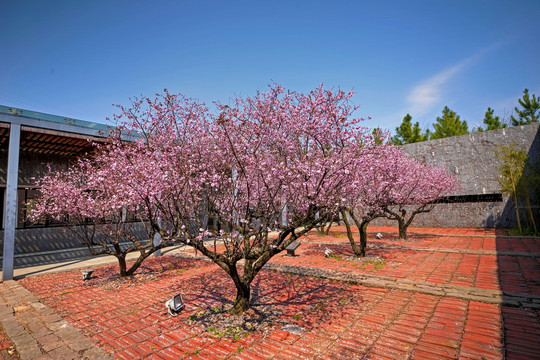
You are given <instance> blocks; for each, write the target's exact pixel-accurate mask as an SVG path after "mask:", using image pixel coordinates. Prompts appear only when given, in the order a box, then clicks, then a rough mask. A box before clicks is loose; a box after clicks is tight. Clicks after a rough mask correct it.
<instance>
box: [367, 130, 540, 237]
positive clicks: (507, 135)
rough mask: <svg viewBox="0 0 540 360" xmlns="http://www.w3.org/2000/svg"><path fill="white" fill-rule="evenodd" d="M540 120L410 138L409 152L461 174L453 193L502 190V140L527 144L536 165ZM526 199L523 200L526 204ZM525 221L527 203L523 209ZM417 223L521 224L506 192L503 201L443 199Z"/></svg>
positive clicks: (536, 201)
mask: <svg viewBox="0 0 540 360" xmlns="http://www.w3.org/2000/svg"><path fill="white" fill-rule="evenodd" d="M539 128H540V124H538V123H537V124H531V125H525V126H516V127H511V128H507V129H499V130H492V131H485V132H480V133H478V132H476V133H472V134H468V135H462V136H455V137H450V138H444V139H438V140H431V141H425V142H421V143H414V144H407V145H404V146H403V149H404V151H405V152H407V153H408V154H410V155H411V156H413V157H415V158H417V159H419V160H422V161H425V162H426V163H428V164H431V165H435V166H441V165H442V166H444V167H445V168H446V169H447V170H448V172H449V173H450V174H452V175H454V176H456V178H457V179H458V180H459V182H460V187H459V189H457V190H456V191H455V192H454V193H453V194H449V195H480V194H494V193H500V189H499V182H498V179H499V166H500V165H501V162H500V160H499V159H497V157H496V156H495V150H496V149H497V146H498V145H510V144H512V143H516V144H517V145H518V146H519V147H520V148H522V149H524V150H525V151H526V152H527V153H528V155H529V158H530V161H531V164H532V165H533V166H537V167H539V166H540V133H539ZM530 191H531V193H533V202H534V203H533V211H534V213H535V218H536V219H537V224H538V223H539V221H538V220H540V206H539V205H540V201H539V200H540V196H539V194H538V188H531V189H530ZM521 206H522V205H520V207H521ZM520 212H521V213H522V219H523V221H525V222H527V220H526V219H525V209H524V208H523V209H520ZM373 224H374V225H383V224H388V225H395V224H394V223H393V222H389V221H388V220H385V219H377V220H375V221H374V222H373ZM413 226H426V227H429V226H452V227H498V228H510V227H514V226H516V216H515V208H514V204H513V201H512V200H511V199H509V198H508V196H503V201H502V202H472V203H454V204H439V205H437V206H436V207H435V209H434V210H433V211H432V212H431V213H426V214H419V215H418V216H417V217H416V218H415V221H414V222H413Z"/></svg>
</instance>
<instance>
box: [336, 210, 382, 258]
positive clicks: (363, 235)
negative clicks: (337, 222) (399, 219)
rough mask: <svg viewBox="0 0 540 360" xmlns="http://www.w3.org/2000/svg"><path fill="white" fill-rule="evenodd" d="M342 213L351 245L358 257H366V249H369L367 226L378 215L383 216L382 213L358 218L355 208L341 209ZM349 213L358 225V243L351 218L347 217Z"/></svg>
mask: <svg viewBox="0 0 540 360" xmlns="http://www.w3.org/2000/svg"><path fill="white" fill-rule="evenodd" d="M340 212H341V215H342V217H343V222H344V223H345V228H346V229H347V238H348V239H349V242H350V243H351V247H352V249H353V253H354V255H355V256H357V257H364V256H366V249H367V237H368V235H367V227H368V225H369V223H370V222H371V221H372V220H373V219H376V218H378V217H382V216H383V215H382V214H379V213H369V214H367V215H364V216H362V217H361V218H358V216H356V215H355V213H354V210H352V209H345V208H344V209H341V211H340ZM347 215H349V216H350V217H351V219H352V220H353V222H354V224H355V225H356V228H357V229H358V233H359V235H358V244H357V243H356V241H355V239H354V234H353V232H352V230H351V224H350V222H349V219H348V217H347Z"/></svg>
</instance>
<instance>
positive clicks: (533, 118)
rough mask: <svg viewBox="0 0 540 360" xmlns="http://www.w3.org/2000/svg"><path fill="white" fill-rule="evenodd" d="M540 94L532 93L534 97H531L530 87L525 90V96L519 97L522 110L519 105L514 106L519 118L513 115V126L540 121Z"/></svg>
mask: <svg viewBox="0 0 540 360" xmlns="http://www.w3.org/2000/svg"><path fill="white" fill-rule="evenodd" d="M538 100H539V98H538V96H535V95H534V94H532V98H531V97H529V89H525V90H523V98H521V99H518V102H519V105H521V107H522V110H520V109H518V108H517V107H515V108H514V110H515V111H516V114H517V119H516V118H515V117H514V116H513V115H512V117H511V118H510V119H511V120H512V125H513V126H519V125H528V124H532V123H535V122H538V111H540V103H539V102H538Z"/></svg>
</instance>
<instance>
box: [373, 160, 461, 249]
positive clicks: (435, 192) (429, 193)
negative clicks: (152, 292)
mask: <svg viewBox="0 0 540 360" xmlns="http://www.w3.org/2000/svg"><path fill="white" fill-rule="evenodd" d="M389 176H390V178H389V180H390V181H391V182H392V183H393V186H392V188H391V189H389V191H388V192H387V197H388V201H387V203H386V204H385V205H384V206H383V211H384V214H385V217H387V218H388V219H390V220H396V221H397V222H398V228H399V238H400V239H406V238H407V229H408V227H409V226H410V225H411V223H412V222H413V220H414V218H415V217H416V215H418V214H420V213H426V212H430V211H432V210H433V208H434V207H435V205H436V204H437V200H439V199H440V198H442V197H443V196H444V195H448V193H449V192H451V191H452V190H455V189H456V188H457V186H458V182H457V180H456V179H455V178H454V177H453V176H451V175H449V174H448V173H447V171H446V169H445V168H444V167H443V166H441V167H434V166H431V165H428V164H425V163H422V162H420V161H418V160H416V159H414V158H411V157H409V156H406V155H402V156H401V158H400V159H399V160H398V161H396V162H394V163H393V164H392V171H390V172H389Z"/></svg>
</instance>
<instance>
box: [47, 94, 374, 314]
mask: <svg viewBox="0 0 540 360" xmlns="http://www.w3.org/2000/svg"><path fill="white" fill-rule="evenodd" d="M351 96H352V93H348V94H346V93H344V92H343V91H339V90H338V91H336V92H332V91H329V90H325V89H323V87H322V86H321V87H319V88H317V89H315V90H314V91H312V92H310V93H309V94H301V93H294V92H286V91H285V90H284V89H283V88H282V87H281V86H278V85H274V86H270V88H269V90H268V91H267V92H262V93H258V94H257V96H255V97H253V98H246V99H241V98H238V99H236V101H235V103H234V105H231V106H226V105H224V106H219V111H218V114H217V115H215V116H211V115H208V113H207V109H206V108H205V107H204V106H202V105H200V104H197V103H196V102H193V101H190V100H188V99H185V98H183V97H181V96H177V95H171V94H169V93H167V92H165V94H163V95H159V96H157V97H156V98H155V99H148V98H146V99H136V100H135V101H134V102H133V106H132V107H131V108H123V107H120V110H121V112H120V114H119V115H118V116H115V120H116V121H117V122H118V132H117V133H116V135H115V136H113V137H111V139H110V140H111V141H110V144H109V145H107V146H103V147H100V148H98V150H97V155H96V156H95V158H93V159H92V160H89V162H90V164H91V165H89V166H88V170H89V171H88V172H83V174H84V183H85V185H84V186H82V187H81V190H80V192H83V193H84V192H85V191H87V190H88V189H91V190H92V191H93V192H95V191H96V189H100V190H99V191H100V192H99V197H97V196H96V197H93V198H100V199H101V198H103V199H106V201H104V202H103V206H104V208H106V209H115V211H118V210H119V209H121V208H127V209H130V211H133V212H134V213H136V214H137V216H138V217H139V218H140V219H141V220H143V221H144V224H146V226H147V230H148V234H149V236H150V237H151V236H152V235H153V234H159V235H160V236H161V238H162V239H163V241H164V244H171V243H177V244H184V245H188V246H192V247H194V248H195V249H197V250H198V251H200V252H201V253H202V254H203V255H205V256H207V257H208V258H210V259H211V260H212V261H214V262H215V263H216V264H217V265H218V266H220V267H221V268H222V269H223V270H224V271H225V272H226V273H227V274H228V275H229V276H230V277H231V279H232V281H233V282H234V284H235V286H236V289H237V296H236V300H235V303H234V306H233V308H232V309H231V314H234V315H238V314H241V313H243V312H244V311H245V310H246V309H247V308H248V307H249V301H250V296H251V282H252V281H253V279H254V278H255V276H256V275H257V274H258V272H259V271H260V270H261V269H262V268H263V266H264V265H265V264H266V263H267V262H268V261H269V260H270V259H271V258H272V257H273V256H275V255H276V254H278V253H280V252H282V251H283V250H284V249H285V248H286V247H287V246H289V245H290V244H291V243H292V242H293V241H295V240H297V239H299V238H300V237H301V236H302V235H303V234H305V233H306V232H308V231H310V230H311V229H312V228H314V227H316V226H317V225H320V224H321V223H324V222H326V220H327V219H328V218H330V217H332V216H334V215H335V214H336V213H337V211H338V208H339V206H340V201H341V198H342V194H343V192H344V191H345V189H346V187H347V184H349V183H350V182H351V181H352V180H353V179H352V176H353V173H352V172H351V171H350V170H349V169H348V168H349V163H350V158H349V155H350V153H351V151H350V149H352V148H358V146H359V145H358V144H366V143H367V142H369V137H368V136H366V135H365V134H366V133H365V130H364V129H363V128H361V127H360V126H359V123H360V120H359V119H354V118H352V112H353V111H354V110H355V108H354V107H352V106H351V105H350V104H349V99H350V97H351ZM125 134H128V135H131V136H136V137H137V138H138V140H137V141H135V142H124V141H122V136H123V135H125ZM76 185H77V184H76ZM47 190H48V191H50V192H51V193H54V192H55V188H54V184H53V182H50V187H48V188H47ZM58 193H59V194H60V193H61V190H58ZM60 199H61V195H60V196H59V197H55V198H49V199H46V200H45V201H44V202H43V203H42V204H43V208H42V210H41V214H51V215H56V214H59V213H60V211H58V209H57V208H56V207H55V206H57V203H56V202H58V201H61V200H60ZM73 205H77V204H73ZM61 211H65V212H69V214H71V213H72V212H75V213H78V214H80V215H81V216H82V215H84V216H87V215H89V216H88V217H91V218H95V217H96V216H101V214H94V213H85V212H84V207H83V206H72V207H69V209H68V208H63V209H62V210H61ZM111 211H113V210H111ZM209 216H214V217H216V218H217V219H218V221H219V223H220V224H222V226H223V229H222V231H221V232H220V233H219V234H212V232H211V231H210V229H209V228H208V226H207V224H208V217H209ZM216 235H217V236H216ZM149 246H150V245H149ZM152 246H154V245H151V246H150V248H151V249H153V248H152ZM154 247H155V246H154Z"/></svg>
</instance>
